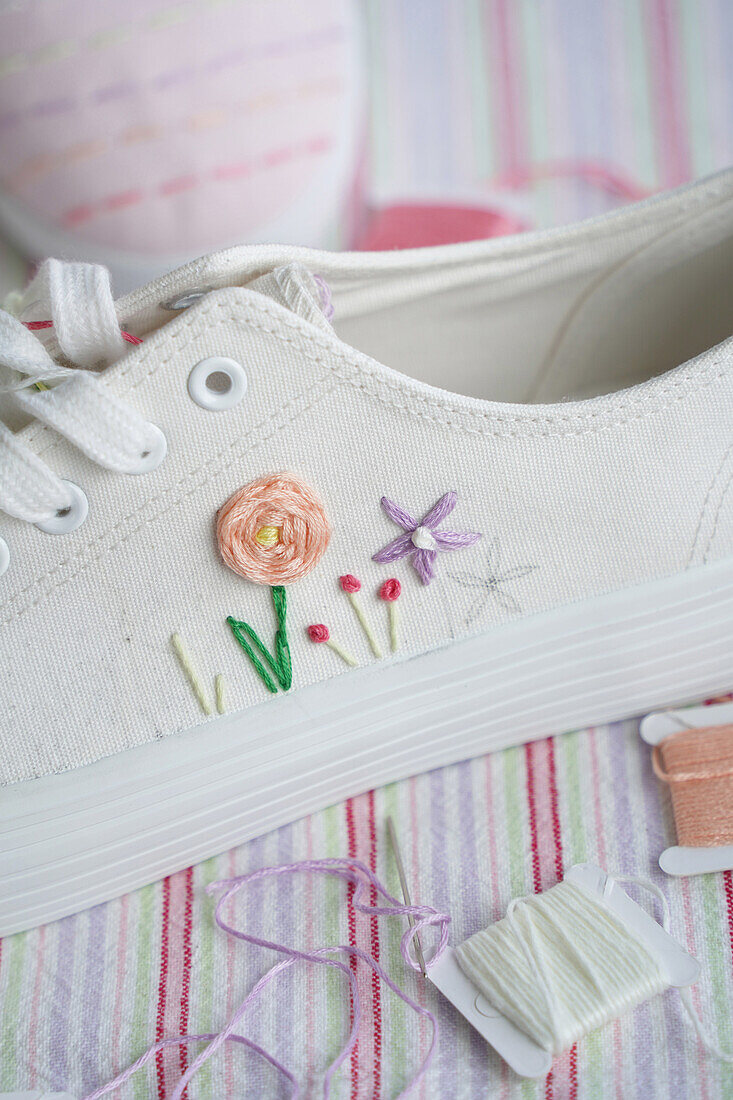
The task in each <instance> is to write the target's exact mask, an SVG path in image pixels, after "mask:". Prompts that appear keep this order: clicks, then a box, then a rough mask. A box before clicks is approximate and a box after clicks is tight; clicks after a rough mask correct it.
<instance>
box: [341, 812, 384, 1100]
mask: <svg viewBox="0 0 733 1100" xmlns="http://www.w3.org/2000/svg"><path fill="white" fill-rule="evenodd" d="M373 798H374V795H373V793H372V794H371V801H370V795H369V794H363V795H359V797H358V798H352V799H349V801H348V802H347V804H346V813H347V829H348V832H349V856H350V857H353V858H355V859H359V860H362V862H364V863H366V864H367V865H370V863H371V862H374V861H375V860H374V857H375V852H374V848H373V838H372V817H373V810H372V809H371V807H372V806H373ZM352 896H353V891H351V896H350V898H349V914H350V915H351V913H352V912H354V910H353V904H352V900H351V897H352ZM370 925H371V926H372V927H370ZM349 940H350V942H351V940H353V943H354V946H356V947H359V948H361V949H362V950H363V951H365V952H366V953H367V954H371V955H374V950H375V946H376V947H377V948H378V940H377V941H376V943H375V929H374V926H373V922H372V920H365V919H364V918H363V917H358V916H356V914H354V919H353V920H352V921H351V927H350V935H349ZM355 973H356V982H357V987H358V990H359V997H360V998H361V1004H362V1013H363V1016H362V1020H363V1023H362V1027H361V1030H360V1032H359V1041H358V1044H357V1046H356V1047H355V1048H354V1053H353V1057H352V1059H351V1096H352V1097H353V1100H377V1098H378V1097H379V1095H380V1091H379V1081H380V1076H381V1061H380V1046H381V1022H380V1016H381V996H380V992H379V990H378V989H377V990H376V996H375V987H374V982H373V980H372V975H371V972H369V973H365V971H364V967H363V966H358V965H357V966H356V968H355ZM378 1024H379V1026H377V1025H378Z"/></svg>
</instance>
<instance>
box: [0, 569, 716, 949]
mask: <svg viewBox="0 0 733 1100" xmlns="http://www.w3.org/2000/svg"><path fill="white" fill-rule="evenodd" d="M731 689H733V558H728V559H726V560H724V561H722V562H718V563H716V564H713V565H706V566H703V567H700V568H696V569H691V570H689V571H688V572H686V573H683V574H680V575H678V576H676V577H671V578H667V579H663V580H660V581H654V582H652V583H650V584H646V585H643V586H640V587H637V588H632V589H627V590H625V591H622V592H616V593H612V594H611V595H608V596H601V597H597V598H595V599H592V600H587V601H585V602H583V603H579V604H572V605H569V606H566V607H562V608H559V609H557V610H555V611H552V612H548V613H546V614H542V615H535V616H531V617H529V618H525V619H522V620H519V621H516V622H512V623H508V624H506V625H504V626H501V627H497V628H494V629H492V630H491V631H489V632H488V633H485V634H482V635H480V636H477V637H473V638H469V639H466V640H465V641H462V642H457V643H454V644H453V645H451V646H449V647H447V648H444V649H440V650H435V651H433V652H430V653H426V654H423V655H422V656H420V657H416V658H413V659H411V660H408V661H403V662H396V663H394V664H391V665H387V666H385V665H381V666H379V667H372V668H366V669H361V670H359V671H358V672H353V673H349V674H346V675H344V676H340V677H338V678H337V679H334V680H331V681H327V682H325V683H321V684H316V685H314V686H312V687H308V688H303V689H301V690H299V691H297V692H295V693H294V694H292V695H288V696H282V697H281V698H279V699H278V700H277V701H269V702H267V703H264V704H262V706H258V707H253V708H251V709H250V710H248V711H246V712H243V713H240V714H232V715H224V716H223V717H221V718H219V719H217V720H216V721H214V722H211V723H208V724H207V725H206V726H204V727H200V728H199V730H198V731H197V730H191V731H189V732H188V733H185V734H181V735H178V736H175V737H170V738H167V739H165V740H163V741H156V742H153V743H152V744H149V745H145V746H143V747H140V748H136V749H131V750H129V751H127V752H124V753H120V754H118V755H116V756H113V757H110V758H108V759H106V760H101V761H98V762H97V763H95V764H91V765H88V766H87V767H84V768H79V769H77V770H75V771H71V772H65V773H63V774H61V775H56V776H48V777H46V778H43V779H37V780H30V781H27V782H24V783H18V784H15V785H14V786H11V787H8V788H5V789H4V790H3V791H1V792H0V935H8V934H10V933H12V932H17V931H20V930H22V929H25V928H31V927H33V926H35V925H37V924H42V923H45V922H46V921H50V920H55V919H57V918H58V917H62V916H66V915H67V914H69V913H74V912H78V911H79V910H80V909H84V908H86V907H88V906H91V905H95V904H97V903H98V902H101V901H105V900H107V899H109V898H112V897H116V896H118V895H120V894H122V893H126V892H127V891H128V890H134V889H136V888H137V887H140V886H143V885H144V884H146V883H148V882H152V881H155V880H156V879H159V878H161V877H163V876H164V875H167V874H170V873H171V872H173V871H177V870H179V869H180V868H182V867H186V866H189V865H190V864H192V863H196V862H198V861H200V860H202V859H206V858H208V857H209V856H211V855H214V854H216V853H219V852H222V851H226V850H227V849H228V848H230V847H232V846H234V845H236V844H240V843H241V842H242V841H245V840H248V839H250V838H252V837H254V836H258V835H260V834H262V833H264V832H267V831H268V830H270V829H273V828H276V827H277V826H279V825H283V824H286V823H287V822H290V821H293V820H295V819H296V818H298V817H301V816H303V815H304V814H308V813H312V812H314V811H316V810H319V809H322V808H323V807H324V806H327V805H330V804H331V803H333V802H336V801H339V800H340V799H343V798H347V797H349V796H351V795H354V794H357V793H359V792H360V791H364V790H368V789H370V788H372V787H374V786H378V785H380V784H383V783H387V782H391V781H393V780H395V779H400V778H404V777H405V776H408V775H413V774H415V773H417V772H423V771H426V770H428V769H430V768H435V767H438V766H440V765H443V764H448V763H452V762H455V761H457V760H462V759H466V758H468V757H471V756H475V755H477V754H479V753H483V752H487V751H490V750H494V749H500V748H505V747H506V746H508V745H513V744H517V743H520V742H523V741H530V740H533V739H535V738H538V737H546V736H548V735H550V734H554V733H559V732H562V731H564V730H569V729H578V728H582V727H583V726H587V725H590V724H593V723H600V722H609V721H614V720H617V719H621V718H626V717H629V716H631V715H635V714H639V713H642V712H644V711H647V710H652V709H658V708H660V707H665V706H673V705H678V704H681V703H683V702H687V701H689V700H692V699H695V698H700V697H703V696H706V695H712V694H717V693H721V692H724V691H729V690H731Z"/></svg>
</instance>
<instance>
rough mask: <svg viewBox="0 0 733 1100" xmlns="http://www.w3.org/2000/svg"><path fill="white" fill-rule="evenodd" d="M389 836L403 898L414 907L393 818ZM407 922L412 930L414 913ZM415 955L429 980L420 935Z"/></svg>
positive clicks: (416, 936)
mask: <svg viewBox="0 0 733 1100" xmlns="http://www.w3.org/2000/svg"><path fill="white" fill-rule="evenodd" d="M387 835H388V837H389V842H390V844H391V845H392V851H393V853H394V859H395V863H396V864H397V874H398V875H399V879H400V886H401V887H402V897H403V898H404V901H405V905H412V902H411V900H410V888H409V886H408V885H407V875H406V874H405V865H404V863H403V862H402V854H401V852H400V846H399V844H398V843H397V832H396V831H395V827H394V821H393V820H392V818H391V817H388V818H387ZM407 922H408V924H409V925H410V928H414V927H415V918H414V916H413V915H412V913H408V914H407ZM415 954H416V955H417V961H418V962H419V964H420V970H421V971H422V976H423V978H427V976H428V969H427V966H426V965H425V956H424V955H423V953H422V944H421V943H420V934H419V933H417V934H416V935H415Z"/></svg>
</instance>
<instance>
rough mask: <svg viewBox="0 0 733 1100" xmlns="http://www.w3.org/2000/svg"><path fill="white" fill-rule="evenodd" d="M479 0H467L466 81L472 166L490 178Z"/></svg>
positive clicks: (491, 145)
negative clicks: (471, 123)
mask: <svg viewBox="0 0 733 1100" xmlns="http://www.w3.org/2000/svg"><path fill="white" fill-rule="evenodd" d="M484 10H485V4H484V3H483V0H467V3H466V22H467V27H468V33H467V35H466V49H467V51H468V65H469V83H470V87H471V92H472V96H473V101H472V106H473V138H474V166H475V172H476V175H477V176H478V177H479V178H480V179H490V178H491V176H492V175H493V174H494V173H495V171H496V159H495V157H494V156H493V149H494V142H495V140H496V139H495V136H494V133H493V126H492V120H491V111H490V110H489V96H488V88H489V73H488V69H487V65H486V27H485V26H484V21H483V13H484Z"/></svg>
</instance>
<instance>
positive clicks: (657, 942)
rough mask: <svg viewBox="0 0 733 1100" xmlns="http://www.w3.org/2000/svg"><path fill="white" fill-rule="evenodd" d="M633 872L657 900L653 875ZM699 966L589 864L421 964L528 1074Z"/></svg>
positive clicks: (692, 975) (538, 1072) (690, 978)
mask: <svg viewBox="0 0 733 1100" xmlns="http://www.w3.org/2000/svg"><path fill="white" fill-rule="evenodd" d="M631 881H638V884H639V885H641V886H643V887H644V888H645V889H647V890H649V891H650V892H652V893H653V894H654V895H655V896H658V897H660V898H661V899H662V901H663V902H664V895H663V894H662V893H661V891H659V890H658V889H657V887H655V886H653V885H652V884H651V883H644V882H643V881H639V880H631ZM665 906H666V902H665ZM667 912H668V911H667V910H666V908H665V924H666V923H667ZM699 973H700V968H699V965H698V963H697V962H696V960H695V959H693V958H692V957H691V956H690V955H689V954H688V953H687V952H686V951H685V950H684V949H683V948H682V947H681V946H680V945H679V944H678V943H677V942H676V941H675V940H674V939H673V938H672V937H671V936H670V935H669V933H668V932H667V931H666V928H665V927H663V926H662V925H660V924H658V923H657V922H656V921H655V920H653V919H652V917H650V916H649V915H648V914H647V913H646V912H645V911H644V910H643V909H641V908H640V907H639V906H638V905H637V904H636V903H635V902H633V901H632V900H631V898H630V897H629V896H628V894H626V893H625V892H624V891H623V890H622V889H621V888H620V886H619V885H618V882H617V880H614V879H613V878H612V877H611V876H609V875H607V874H606V873H605V871H602V870H601V869H600V868H598V867H593V866H592V865H589V864H584V865H580V866H577V867H573V868H571V869H570V871H569V872H568V874H567V876H566V878H565V881H564V882H562V883H558V885H557V886H554V887H553V888H552V889H551V890H548V891H547V892H546V893H544V894H540V895H537V896H534V897H530V898H520V899H516V900H515V901H513V902H512V903H511V904H510V905H509V908H508V909H507V915H506V916H505V917H504V918H503V920H500V921H498V922H497V923H496V924H494V925H491V926H490V927H489V928H487V929H484V930H483V931H481V932H478V933H476V935H474V936H472V937H471V938H470V939H468V940H466V941H465V943H463V944H461V945H460V946H459V947H457V948H455V949H453V950H451V949H449V950H448V951H447V952H446V953H445V954H444V955H443V956H442V958H441V959H439V960H438V962H437V963H436V964H435V965H434V966H433V967H431V968H430V970H429V972H428V974H429V977H430V980H431V981H432V982H433V983H434V984H435V985H436V986H437V987H438V989H440V990H441V992H442V993H443V994H444V996H446V997H447V998H448V1000H450V1001H452V1002H453V1004H454V1005H455V1006H456V1008H458V1009H459V1011H460V1012H461V1013H462V1014H463V1015H464V1016H465V1017H466V1019H467V1020H468V1021H469V1022H470V1023H471V1024H473V1026H474V1027H475V1028H476V1029H477V1030H478V1031H479V1032H480V1033H481V1034H482V1035H483V1036H484V1038H485V1039H486V1040H487V1041H488V1042H489V1043H491V1045H492V1046H493V1047H494V1048H495V1049H496V1050H497V1051H498V1053H499V1054H501V1056H502V1057H503V1058H504V1059H505V1061H506V1062H508V1063H509V1065H510V1066H512V1068H513V1069H514V1070H516V1072H517V1073H519V1074H521V1075H522V1076H525V1077H540V1076H544V1075H545V1074H546V1073H548V1072H549V1070H550V1068H551V1065H552V1058H553V1056H554V1055H556V1054H558V1053H560V1052H561V1051H563V1050H566V1049H568V1048H569V1047H571V1046H572V1045H573V1043H575V1042H576V1041H577V1040H578V1039H580V1038H581V1037H582V1036H584V1035H586V1034H588V1033H589V1032H591V1031H594V1030H595V1029H596V1028H598V1027H601V1026H602V1025H603V1024H605V1023H607V1022H608V1021H610V1020H613V1019H616V1018H618V1017H619V1016H621V1015H623V1014H624V1013H625V1012H627V1011H628V1010H629V1009H631V1008H633V1007H634V1006H635V1005H637V1004H640V1003H641V1002H642V1001H645V1000H648V999H649V998H651V997H654V996H656V995H657V994H658V993H661V992H662V991H663V990H665V989H667V988H669V986H687V985H690V984H692V983H693V982H694V981H696V980H697V978H698V977H699ZM683 1003H684V1005H685V1008H686V1009H687V1010H688V1011H689V1000H688V999H687V998H683ZM693 1023H695V1026H696V1029H697V1030H698V1032H699V1033H701V1028H700V1026H699V1021H698V1020H696V1019H695V1018H694V1017H693ZM704 1041H705V1040H704ZM707 1045H708V1046H709V1048H710V1049H711V1050H714V1052H715V1053H716V1054H718V1055H719V1056H722V1057H725V1055H722V1054H721V1052H719V1051H718V1050H717V1048H714V1047H713V1045H712V1044H711V1043H709V1042H707Z"/></svg>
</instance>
